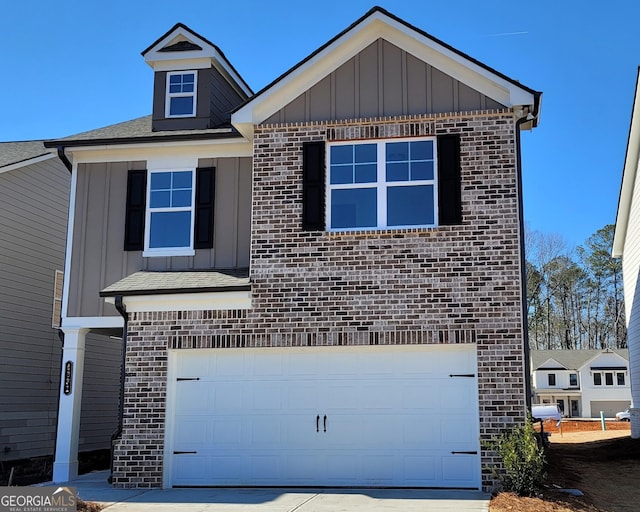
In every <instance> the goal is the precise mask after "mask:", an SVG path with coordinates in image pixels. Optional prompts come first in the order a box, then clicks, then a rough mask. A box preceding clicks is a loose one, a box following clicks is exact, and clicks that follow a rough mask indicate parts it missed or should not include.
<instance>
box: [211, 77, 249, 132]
mask: <svg viewBox="0 0 640 512" xmlns="http://www.w3.org/2000/svg"><path fill="white" fill-rule="evenodd" d="M209 77H210V80H211V85H210V92H209V98H210V109H211V126H212V127H216V126H220V125H225V124H227V125H228V124H230V123H231V111H232V110H233V109H234V108H236V107H237V106H238V105H240V104H241V103H242V102H243V101H244V100H245V99H246V97H244V96H240V95H239V94H238V93H237V92H236V90H235V89H234V88H233V87H231V84H229V82H227V80H226V79H225V78H224V77H223V76H222V75H221V74H220V72H219V71H218V70H217V69H215V68H211V73H210V74H209Z"/></svg>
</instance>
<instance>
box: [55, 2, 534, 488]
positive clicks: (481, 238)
mask: <svg viewBox="0 0 640 512" xmlns="http://www.w3.org/2000/svg"><path fill="white" fill-rule="evenodd" d="M143 56H144V58H145V60H146V62H147V63H148V64H149V65H150V66H151V67H152V68H153V70H154V72H155V80H154V91H153V94H154V96H153V98H154V99H153V113H152V115H151V116H149V117H144V118H141V119H136V120H133V121H129V122H125V123H121V124H119V125H115V126H111V127H108V128H105V129H102V130H96V131H94V132H90V133H88V134H81V135H79V136H74V137H69V138H66V139H61V140H57V141H49V142H48V143H47V146H48V147H51V148H58V150H59V151H60V152H64V154H65V155H67V157H68V158H70V159H71V160H72V162H73V173H72V194H71V208H70V224H69V233H68V234H69V237H68V251H67V259H66V263H65V283H64V290H65V293H64V302H63V320H62V329H63V331H64V332H65V336H66V342H65V348H64V354H63V360H64V362H65V365H66V363H67V362H69V363H72V365H73V366H72V372H70V374H69V375H68V377H69V381H70V382H72V383H73V385H72V391H71V392H70V394H68V395H65V394H62V395H61V400H60V414H59V418H60V423H59V428H58V450H57V455H56V462H55V465H54V480H55V481H58V482H60V481H64V480H67V479H69V478H72V477H73V476H75V472H76V470H77V460H76V451H77V437H76V431H77V422H78V417H79V411H80V403H79V400H78V399H77V397H76V394H77V393H80V392H81V386H79V385H78V382H81V381H82V358H83V349H85V336H86V334H87V333H88V332H93V331H95V330H101V329H112V330H113V331H114V332H122V333H123V336H124V340H123V342H124V344H125V346H126V380H125V383H124V418H123V423H122V433H121V436H120V438H119V439H118V441H116V443H115V448H114V461H113V484H114V485H115V486H117V487H171V486H209V485H234V486H237V485H251V486H255V485H258V486H260V485H275V486H282V485H287V486H289V485H304V486H317V485H320V486H336V485H338V486H342V485H345V486H398V487H453V488H456V487H459V488H480V487H483V488H490V487H491V486H492V485H493V484H494V475H493V473H492V467H493V466H494V465H495V464H499V462H498V458H497V456H496V454H494V453H492V452H490V451H488V450H487V449H486V447H484V445H482V444H481V441H483V440H484V441H487V440H489V439H492V438H493V437H494V436H496V435H497V434H499V433H500V432H502V431H503V430H504V429H505V428H509V427H512V426H515V425H517V424H520V423H521V422H522V421H523V420H524V419H525V415H526V407H527V403H526V401H527V393H528V392H527V390H526V382H527V381H528V379H527V375H528V372H527V371H525V366H526V365H527V362H528V356H527V355H526V348H525V342H524V339H525V337H524V328H525V323H524V317H523V307H524V304H523V300H524V299H523V279H522V272H523V261H524V259H523V258H524V255H523V251H522V244H523V232H522V201H521V189H520V160H519V159H520V145H519V136H520V134H519V132H520V130H522V129H530V128H533V127H535V126H536V125H537V115H538V111H539V108H540V99H541V94H540V93H538V92H536V91H534V90H532V89H529V88H528V87H525V86H524V85H522V84H521V83H519V82H518V81H516V80H513V79H510V78H508V77H506V76H505V75H502V74H501V73H499V72H498V71H495V70H493V69H491V68H489V67H487V66H486V65H484V64H481V63H479V62H478V61H476V60H474V59H472V58H471V57H469V56H467V55H465V54H463V53H461V52H459V51H457V50H455V49H453V48H451V47H450V46H448V45H446V44H445V43H443V42H441V41H439V40H437V39H435V38H433V37H432V36H430V35H428V34H426V33H425V32H422V31H421V30H419V29H417V28H415V27H413V26H411V25H409V24H408V23H406V22H405V21H403V20H401V19H399V18H396V17H395V16H393V15H391V14H389V13H388V12H386V11H384V10H382V9H380V8H374V9H372V10H371V11H369V12H368V13H367V14H366V15H365V16H363V17H362V18H361V19H359V20H357V21H356V22H355V23H354V24H353V25H351V26H350V27H349V28H347V29H346V30H345V31H343V32H342V33H340V34H338V35H337V36H336V37H335V38H333V39H332V40H331V41H329V42H328V43H327V44H325V45H324V46H322V47H321V48H319V49H318V50H316V51H315V52H314V53H312V54H311V55H310V56H309V57H307V58H306V59H304V60H303V61H302V62H300V63H299V64H298V65H296V66H295V67H293V68H292V69H290V70H289V71H287V72H286V73H285V74H283V75H282V76H280V77H279V78H278V79H276V80H275V81H274V82H273V83H272V84H270V85H269V86H267V87H266V88H264V89H263V90H262V91H260V92H258V93H257V94H253V93H252V91H251V89H250V88H249V87H248V86H247V85H246V84H245V82H244V81H243V79H242V78H241V77H240V75H239V74H238V72H237V71H236V70H235V69H234V67H233V66H232V65H231V64H230V63H229V61H228V60H227V59H226V58H225V56H224V54H223V53H222V52H221V51H220V50H219V49H218V48H217V47H216V46H215V45H214V44H212V43H211V42H209V41H207V40H206V39H205V38H203V37H202V36H200V35H198V34H196V33H195V32H193V31H192V30H190V29H189V28H187V27H185V26H184V25H181V24H178V25H176V26H175V27H173V28H172V29H171V30H170V31H169V32H167V33H166V34H165V35H163V36H162V37H161V38H159V39H158V40H157V41H156V42H154V43H153V44H152V45H151V46H150V47H149V48H147V49H146V50H145V51H144V52H143ZM150 92H151V91H150Z"/></svg>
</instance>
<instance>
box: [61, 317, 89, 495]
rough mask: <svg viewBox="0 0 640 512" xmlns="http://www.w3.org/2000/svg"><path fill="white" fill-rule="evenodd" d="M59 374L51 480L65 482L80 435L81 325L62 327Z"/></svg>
mask: <svg viewBox="0 0 640 512" xmlns="http://www.w3.org/2000/svg"><path fill="white" fill-rule="evenodd" d="M62 330H63V331H64V348H63V350H62V369H61V373H62V377H61V383H60V405H59V406H58V433H57V438H56V456H55V461H54V463H53V481H54V482H55V483H62V482H69V481H70V480H73V479H75V478H77V477H78V442H79V439H80V406H81V404H82V377H83V375H84V340H85V337H86V335H87V332H89V329H85V328H75V327H74V328H69V327H66V328H63V329H62Z"/></svg>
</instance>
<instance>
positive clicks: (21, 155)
mask: <svg viewBox="0 0 640 512" xmlns="http://www.w3.org/2000/svg"><path fill="white" fill-rule="evenodd" d="M48 153H49V151H47V149H46V148H45V147H44V145H43V141H41V140H25V141H22V142H0V169H1V168H2V167H6V166H8V165H13V164H17V163H20V162H26V161H27V160H31V159H32V158H37V157H39V156H44V155H46V154H48Z"/></svg>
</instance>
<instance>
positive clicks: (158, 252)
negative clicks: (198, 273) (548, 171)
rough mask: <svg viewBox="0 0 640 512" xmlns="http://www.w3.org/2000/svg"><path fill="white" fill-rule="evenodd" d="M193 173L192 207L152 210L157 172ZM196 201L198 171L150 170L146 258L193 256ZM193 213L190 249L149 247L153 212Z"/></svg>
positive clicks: (148, 179) (146, 222) (146, 221)
mask: <svg viewBox="0 0 640 512" xmlns="http://www.w3.org/2000/svg"><path fill="white" fill-rule="evenodd" d="M184 171H189V172H190V173H191V206H189V207H187V206H182V207H175V208H171V207H169V208H151V206H150V205H151V175H152V174H153V173H157V172H184ZM195 200H196V170H195V169H194V168H190V169H173V168H171V169H152V170H151V169H150V170H149V173H148V176H147V207H146V211H145V223H144V251H143V252H142V256H143V257H144V258H150V257H156V256H193V255H195V253H196V251H195V250H194V249H193V230H194V228H195V221H196V219H195V217H196V215H195ZM186 211H189V212H191V226H190V229H189V246H188V247H158V248H152V247H149V238H150V235H151V213H152V212H186Z"/></svg>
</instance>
